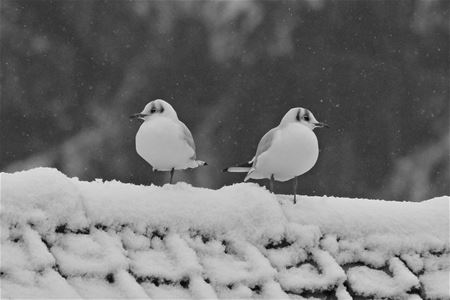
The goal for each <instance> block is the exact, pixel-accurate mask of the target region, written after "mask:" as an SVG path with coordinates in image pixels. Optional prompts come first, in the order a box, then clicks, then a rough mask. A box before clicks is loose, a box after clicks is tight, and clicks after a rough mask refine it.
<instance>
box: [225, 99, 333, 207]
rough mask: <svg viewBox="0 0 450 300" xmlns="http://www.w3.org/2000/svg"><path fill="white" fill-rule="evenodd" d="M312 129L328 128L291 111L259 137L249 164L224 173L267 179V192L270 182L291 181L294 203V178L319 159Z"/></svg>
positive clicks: (303, 113)
mask: <svg viewBox="0 0 450 300" xmlns="http://www.w3.org/2000/svg"><path fill="white" fill-rule="evenodd" d="M316 127H328V125H326V124H325V123H321V122H318V121H317V120H316V118H314V116H313V114H312V113H311V112H310V111H309V110H307V109H305V108H301V107H296V108H292V109H291V110H289V111H288V112H287V113H286V115H284V117H283V119H282V120H281V122H280V125H278V126H277V127H275V128H273V129H271V130H270V131H269V132H267V133H266V134H265V135H264V136H263V137H262V139H261V141H260V142H259V144H258V148H257V150H256V155H255V156H254V157H253V159H252V160H251V161H249V162H248V163H245V164H242V165H240V166H237V167H230V168H227V169H224V171H225V172H247V176H246V177H245V179H244V181H247V180H249V179H250V178H253V179H263V178H269V179H270V191H271V192H273V182H274V180H277V181H287V180H289V179H292V178H294V203H296V195H297V176H300V175H302V174H304V173H306V172H308V171H309V170H310V169H311V168H312V167H313V166H314V165H315V164H316V161H317V158H318V156H319V145H318V142H317V137H316V135H315V134H314V132H313V129H314V128H316Z"/></svg>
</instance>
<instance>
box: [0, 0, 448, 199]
mask: <svg viewBox="0 0 450 300" xmlns="http://www.w3.org/2000/svg"><path fill="white" fill-rule="evenodd" d="M449 4H450V1H445V0H444V1H429V0H410V1H320V0H308V1H100V0H96V1H91V0H89V1H88V0H80V1H68V0H66V1H39V0H35V1H28V0H27V1H15V0H14V1H9V0H2V1H1V125H0V128H1V133H0V134H1V158H0V169H1V170H2V171H4V172H13V171H16V170H23V169H29V168H32V167H36V166H51V167H56V168H58V169H59V170H61V171H62V172H64V173H66V174H68V175H69V176H78V177H79V178H80V179H83V180H92V179H94V178H103V179H106V180H112V179H117V180H121V181H124V182H132V183H136V184H149V183H150V182H154V183H156V184H162V183H164V182H166V181H167V180H168V175H167V174H160V173H153V172H152V171H151V167H150V166H149V165H147V164H146V163H145V162H144V161H143V160H142V159H141V158H140V157H139V156H138V155H137V153H136V152H135V148H134V137H135V134H136V132H137V129H138V127H139V125H140V123H139V122H130V121H129V119H128V116H129V115H130V114H132V113H135V112H139V111H141V110H142V108H143V107H144V105H145V104H146V103H147V102H149V101H150V100H153V99H156V98H162V99H165V100H167V101H168V102H170V103H171V104H172V105H173V106H174V108H175V109H176V110H177V112H178V115H179V117H180V119H181V120H182V121H183V122H184V123H186V125H187V126H188V127H189V128H190V129H191V131H192V133H193V135H194V139H195V141H196V145H197V151H198V157H199V159H202V160H205V161H207V162H208V163H209V166H207V167H203V168H199V169H196V170H189V171H182V172H177V173H176V175H175V179H176V180H178V181H181V180H182V181H186V182H189V183H191V184H193V185H196V186H204V187H209V188H218V187H221V186H223V185H227V184H231V183H234V182H240V181H242V180H243V177H244V174H223V173H221V171H220V170H221V169H222V168H224V167H226V166H229V165H233V164H236V163H241V162H244V161H246V160H248V159H250V158H252V156H253V155H254V153H255V151H256V145H257V143H258V141H259V140H260V138H261V137H262V136H263V134H264V133H265V132H266V131H268V130H269V129H270V128H272V127H275V126H277V125H278V123H279V121H280V120H281V118H282V117H283V115H284V114H285V113H286V112H287V111H288V109H290V108H291V107H296V106H302V107H306V108H309V109H310V110H311V111H312V112H313V113H314V114H315V116H316V118H317V119H318V120H320V121H324V122H327V123H328V124H330V126H331V128H330V129H319V130H317V131H316V134H317V135H318V138H319V144H320V148H321V154H320V156H319V160H318V163H317V164H316V166H315V167H314V168H313V169H312V170H311V171H309V172H308V173H307V174H305V175H303V176H302V177H301V179H300V180H299V193H300V194H309V195H324V194H325V195H334V196H348V197H366V198H384V199H392V200H410V201H417V200H423V199H427V198H430V197H433V196H438V195H443V194H447V195H448V194H450V192H449V183H450V170H449V163H450V159H449V153H450V152H449V151H450V134H449V132H450V130H449V104H450V101H449V82H450V81H449V80H450V76H449V40H450V36H449V35H450V24H449V20H450V16H449ZM260 183H261V184H266V182H265V181H260ZM276 190H277V192H283V193H289V192H290V191H291V183H290V182H287V183H282V184H277V185H276Z"/></svg>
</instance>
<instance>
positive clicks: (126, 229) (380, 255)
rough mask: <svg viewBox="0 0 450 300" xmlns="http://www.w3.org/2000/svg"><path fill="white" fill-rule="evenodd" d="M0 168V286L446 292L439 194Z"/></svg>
mask: <svg viewBox="0 0 450 300" xmlns="http://www.w3.org/2000/svg"><path fill="white" fill-rule="evenodd" d="M291 198H292V197H291V196H283V195H277V196H276V195H272V194H270V193H269V192H268V191H267V190H266V189H264V188H262V187H259V186H258V185H256V184H252V183H242V184H235V185H233V186H227V187H223V188H221V189H219V190H209V189H203V188H195V187H192V186H190V185H188V184H185V183H178V184H175V185H165V186H162V187H157V186H136V185H132V184H125V183H121V182H116V181H112V182H103V181H101V180H96V181H94V182H83V181H79V180H78V179H77V178H67V177H66V176H65V175H64V174H62V173H60V172H58V171H57V170H55V169H48V168H38V169H33V170H29V171H25V172H18V173H14V174H6V173H2V175H1V211H0V218H1V220H0V221H1V223H0V224H1V229H2V230H1V232H2V235H1V246H2V247H1V267H0V279H1V296H2V297H5V298H25V297H38V298H48V297H53V298H54V297H57V298H62V297H70V298H118V297H119V298H194V299H200V298H206V299H214V298H254V297H256V298H271V299H275V298H277V299H282V298H298V299H305V298H307V299H308V298H309V299H313V298H314V297H319V298H326V297H328V296H330V295H333V296H334V297H336V298H337V299H351V298H352V297H367V298H371V299H372V298H388V299H420V298H424V297H425V298H427V299H450V296H449V286H448V283H449V270H450V263H449V261H450V247H449V197H439V198H435V199H431V200H428V201H424V202H420V203H410V202H388V201H381V200H367V199H348V198H336V197H325V196H324V197H307V196H300V197H298V201H297V204H296V205H294V204H293V203H292V199H291Z"/></svg>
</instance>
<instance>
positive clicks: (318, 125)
mask: <svg viewBox="0 0 450 300" xmlns="http://www.w3.org/2000/svg"><path fill="white" fill-rule="evenodd" d="M314 126H316V127H319V128H323V127H326V128H330V126H328V125H327V124H325V123H322V122H317V123H314Z"/></svg>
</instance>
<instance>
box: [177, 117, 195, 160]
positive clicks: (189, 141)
mask: <svg viewBox="0 0 450 300" xmlns="http://www.w3.org/2000/svg"><path fill="white" fill-rule="evenodd" d="M180 126H181V130H182V133H181V134H182V138H183V140H185V141H186V143H187V144H188V145H189V147H191V148H192V150H194V155H193V156H192V159H194V160H195V159H196V153H195V143H194V138H193V137H192V133H191V131H190V130H189V128H187V126H186V125H185V124H184V123H183V122H181V121H180Z"/></svg>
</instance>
